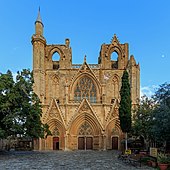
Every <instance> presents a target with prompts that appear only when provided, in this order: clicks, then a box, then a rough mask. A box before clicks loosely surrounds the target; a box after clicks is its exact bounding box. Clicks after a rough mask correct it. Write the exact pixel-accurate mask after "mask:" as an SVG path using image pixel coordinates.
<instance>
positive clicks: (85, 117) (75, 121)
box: [32, 11, 140, 150]
mask: <svg viewBox="0 0 170 170" xmlns="http://www.w3.org/2000/svg"><path fill="white" fill-rule="evenodd" d="M43 28H44V26H43V23H42V20H41V16H40V11H39V13H38V17H37V20H36V22H35V34H33V36H32V45H33V75H34V82H35V84H34V91H35V93H36V94H37V95H38V96H39V98H40V100H41V102H42V111H43V113H42V122H43V123H47V124H48V125H49V129H50V131H51V132H52V135H51V136H48V137H47V138H44V139H39V140H37V141H36V142H35V149H39V150H79V149H81V150H87V149H97V150H106V149H120V147H121V142H120V141H121V140H122V139H123V137H124V134H123V133H122V131H121V129H120V124H119V116H118V114H119V113H118V108H119V102H120V93H119V91H120V88H121V77H122V75H123V71H124V70H127V71H128V73H129V79H130V86H131V99H132V107H135V106H136V105H138V102H139V98H140V68H139V64H136V61H135V59H134V57H133V56H132V55H131V56H130V58H129V47H128V44H127V43H125V44H121V43H120V42H119V41H118V39H117V37H116V35H114V37H113V38H112V41H111V43H110V44H103V45H102V46H101V50H100V53H99V57H98V63H97V64H88V63H87V62H86V57H85V58H84V62H83V63H82V64H73V63H72V50H71V47H70V40H69V39H66V40H65V44H63V45H61V44H60V45H58V44H56V45H48V44H47V42H46V39H45V37H44V36H43ZM55 53H58V55H59V56H60V58H59V59H58V60H53V55H54V54H55ZM114 55H116V56H117V57H116V58H115V57H113V56H114ZM93 57H94V56H93Z"/></svg>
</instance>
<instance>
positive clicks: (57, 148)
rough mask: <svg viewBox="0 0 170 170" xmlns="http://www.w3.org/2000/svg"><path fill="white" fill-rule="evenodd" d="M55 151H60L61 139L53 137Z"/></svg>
mask: <svg viewBox="0 0 170 170" xmlns="http://www.w3.org/2000/svg"><path fill="white" fill-rule="evenodd" d="M53 150H59V137H53Z"/></svg>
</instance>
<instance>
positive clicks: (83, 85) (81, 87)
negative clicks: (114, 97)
mask: <svg viewBox="0 0 170 170" xmlns="http://www.w3.org/2000/svg"><path fill="white" fill-rule="evenodd" d="M96 96H97V94H96V86H95V85H94V83H93V81H92V80H91V79H90V78H89V77H87V76H85V77H82V78H81V79H80V80H79V81H78V82H77V84H76V87H75V90H74V101H75V102H79V101H81V100H82V99H84V98H85V99H87V100H89V101H90V102H91V103H96Z"/></svg>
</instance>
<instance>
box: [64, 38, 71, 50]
mask: <svg viewBox="0 0 170 170" xmlns="http://www.w3.org/2000/svg"><path fill="white" fill-rule="evenodd" d="M65 44H66V47H68V48H69V46H70V40H69V39H68V38H66V39H65Z"/></svg>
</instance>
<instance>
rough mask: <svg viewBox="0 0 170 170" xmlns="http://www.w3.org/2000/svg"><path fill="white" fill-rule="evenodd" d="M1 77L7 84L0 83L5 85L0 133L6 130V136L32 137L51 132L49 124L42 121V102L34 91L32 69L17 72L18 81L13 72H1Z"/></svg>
mask: <svg viewBox="0 0 170 170" xmlns="http://www.w3.org/2000/svg"><path fill="white" fill-rule="evenodd" d="M4 77H5V78H6V77H7V78H6V79H4ZM0 78H1V79H2V78H3V79H4V84H6V86H5V85H4V86H3V83H0V87H1V85H2V87H4V89H3V90H2V92H1V98H2V100H1V98H0V104H1V108H0V116H1V122H2V125H1V126H0V128H1V129H0V134H2V136H3V132H5V134H6V135H5V136H4V137H7V136H14V137H16V136H22V137H23V136H26V137H30V138H39V137H41V138H42V137H44V134H50V131H49V130H48V125H44V124H42V122H41V114H42V110H41V103H40V100H39V98H38V96H37V95H36V94H35V93H34V91H33V88H32V86H33V76H32V73H31V72H30V70H29V69H23V70H22V71H21V72H17V76H16V81H13V77H12V74H11V72H9V73H7V74H4V75H3V74H1V77H0ZM8 84H9V85H8ZM7 85H8V86H7ZM4 99H5V100H4Z"/></svg>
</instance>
